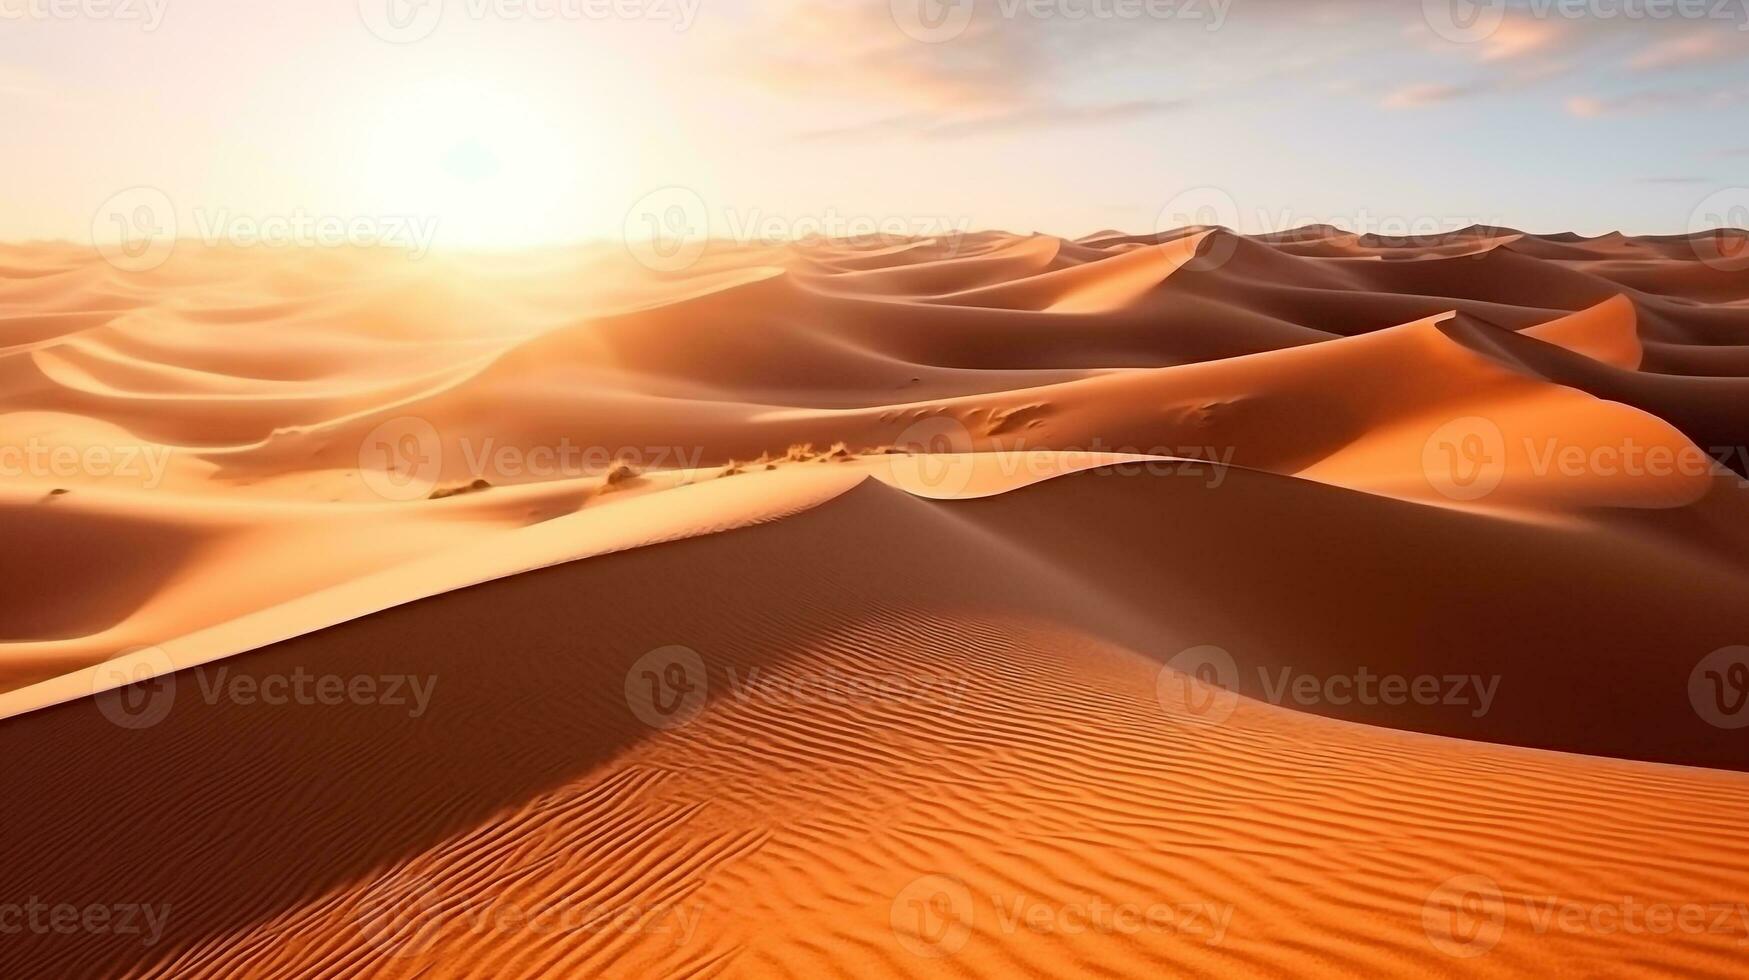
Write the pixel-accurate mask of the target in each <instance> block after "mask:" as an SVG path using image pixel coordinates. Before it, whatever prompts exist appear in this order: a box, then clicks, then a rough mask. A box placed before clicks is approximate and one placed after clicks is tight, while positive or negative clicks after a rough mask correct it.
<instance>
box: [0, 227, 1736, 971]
mask: <svg viewBox="0 0 1749 980" xmlns="http://www.w3.org/2000/svg"><path fill="white" fill-rule="evenodd" d="M1707 247H1708V243H1707V242H1706V241H1705V240H1703V239H1699V238H1697V239H1693V240H1691V239H1684V238H1663V239H1657V238H1650V239H1633V238H1626V237H1623V236H1606V237H1604V238H1599V239H1583V238H1579V237H1576V236H1533V235H1524V234H1520V233H1517V232H1512V231H1509V230H1505V229H1490V228H1478V229H1472V230H1470V231H1467V232H1462V233H1458V234H1454V235H1451V236H1446V237H1445V238H1442V239H1440V240H1438V241H1434V242H1423V243H1416V244H1413V245H1411V244H1408V243H1400V242H1391V241H1385V240H1378V239H1372V238H1365V237H1356V236H1354V235H1350V234H1344V233H1341V232H1338V231H1336V230H1334V229H1328V228H1308V229H1301V230H1300V231H1298V232H1294V233H1288V234H1283V235H1276V236H1266V237H1261V238H1245V237H1240V236H1235V235H1232V234H1229V233H1228V232H1226V231H1222V230H1206V229H1193V230H1186V231H1184V232H1180V233H1174V234H1170V235H1165V236H1160V237H1159V238H1158V239H1156V238H1129V237H1122V236H1117V235H1106V236H1100V237H1096V238H1089V239H1083V240H1080V241H1064V240H1059V239H1055V238H1051V237H1047V236H1040V235H1035V236H1030V237H1016V236H1011V235H1003V234H994V233H991V234H986V235H981V236H973V237H972V238H970V239H967V240H966V241H965V242H964V243H961V247H959V248H958V249H957V250H954V249H950V248H948V246H946V245H944V244H942V243H939V242H929V241H922V242H916V243H913V244H910V245H907V246H905V247H901V248H887V249H881V250H873V249H858V248H855V247H852V246H850V245H848V244H814V245H809V246H805V247H803V246H798V247H794V248H787V249H741V248H730V247H727V246H725V247H721V248H716V249H713V250H711V251H710V252H709V253H707V255H706V256H705V258H704V259H703V260H702V261H701V262H700V263H698V264H697V265H696V266H694V267H693V268H691V269H690V270H687V272H686V273H685V274H684V275H660V276H659V275H653V274H650V273H648V272H645V271H643V270H641V269H639V268H638V267H637V266H635V265H634V264H632V263H631V261H630V260H629V259H628V258H626V257H625V256H624V254H623V253H621V252H619V251H617V250H614V249H608V248H592V249H579V250H569V251H545V252H538V253H529V254H524V255H515V256H469V257H451V258H443V259H439V258H433V259H428V260H425V261H424V262H420V263H414V262H411V261H408V260H405V259H402V258H398V257H392V256H387V255H379V254H375V253H370V252H346V251H325V252H320V253H315V252H307V253H306V252H296V251H287V252H276V251H262V250H249V249H230V248H226V249H202V248H199V247H197V246H194V245H192V244H186V245H184V246H182V247H180V248H179V249H178V250H177V253H176V255H175V257H174V258H173V259H172V260H171V261H170V263H169V264H167V265H165V266H163V267H162V268H160V269H157V270H155V271H153V272H150V273H144V274H124V273H121V272H118V271H116V270H113V269H111V268H110V267H109V266H107V265H105V264H104V263H103V262H102V260H101V259H99V258H97V257H96V256H94V255H92V254H89V253H88V252H86V251H84V250H80V249H75V248H72V247H70V246H55V245H46V244H36V245H28V246H8V247H0V324H3V327H4V333H0V400H3V403H0V448H4V449H5V451H6V452H7V453H8V454H9V455H6V456H4V457H3V458H0V469H3V470H4V473H3V475H4V479H0V529H3V532H4V537H5V541H6V546H5V547H3V548H0V569H3V572H4V581H5V584H6V586H7V587H6V588H5V589H4V590H0V631H3V633H0V719H3V720H0V751H3V753H4V757H5V758H6V759H7V765H6V767H5V768H4V770H3V773H4V774H3V775H0V780H3V781H4V782H3V785H0V799H4V800H5V801H6V805H5V818H6V829H7V840H8V841H9V846H8V847H7V849H6V855H5V858H4V860H3V861H0V977H81V976H92V977H112V976H129V977H215V978H217V977H235V976H263V977H267V976H274V977H292V976H297V977H303V976H336V977H339V976H381V977H391V978H413V977H422V978H434V977H451V976H453V977H468V976H506V977H508V976H564V977H583V976H625V977H748V978H765V977H779V976H794V977H808V978H812V977H822V976H840V975H843V976H864V977H879V976H942V977H975V976H991V977H997V976H1026V975H1036V976H1105V977H1117V976H1179V975H1190V976H1204V975H1206V976H1220V977H1227V976H1239V975H1274V976H1288V975H1305V974H1316V973H1323V974H1336V975H1355V974H1365V975H1380V974H1404V973H1416V974H1428V975H1436V976H1447V975H1471V974H1508V975H1531V976H1551V975H1555V974H1557V973H1561V972H1563V971H1565V972H1568V973H1572V974H1574V975H1599V974H1608V975H1625V974H1629V973H1631V974H1636V975H1645V974H1666V975H1671V974H1681V975H1687V976H1733V975H1740V973H1741V970H1742V963H1743V962H1744V959H1743V958H1744V956H1745V950H1749V838H1745V836H1744V835H1743V833H1742V829H1741V824H1742V819H1743V815H1744V812H1745V807H1746V806H1749V776H1745V775H1743V771H1745V770H1749V707H1744V706H1741V705H1739V706H1738V710H1732V709H1731V708H1730V705H1729V703H1728V702H1729V701H1730V699H1731V695H1732V693H1733V690H1735V689H1734V688H1733V687H1732V685H1733V684H1734V683H1736V682H1737V681H1738V680H1740V679H1742V678H1743V677H1745V676H1749V666H1746V667H1745V668H1744V674H1743V675H1739V674H1737V673H1735V672H1734V671H1733V666H1732V665H1733V664H1734V663H1743V664H1749V650H1744V651H1742V653H1741V654H1740V655H1739V654H1738V653H1734V652H1732V648H1733V647H1734V646H1737V645H1741V644H1746V643H1749V606H1746V605H1745V604H1744V602H1743V601H1742V600H1743V596H1744V595H1745V594H1746V593H1749V489H1746V488H1745V485H1744V482H1743V479H1742V476H1741V475H1740V474H1741V473H1742V472H1743V471H1744V469H1745V466H1746V460H1749V456H1745V454H1744V453H1745V451H1744V450H1741V449H1733V448H1732V447H1743V446H1746V445H1749V345H1746V344H1744V343H1743V342H1742V338H1743V337H1745V336H1749V271H1746V269H1745V268H1742V267H1736V266H1732V265H1731V264H1730V263H1728V262H1725V261H1724V260H1722V259H1721V258H1720V257H1719V256H1717V255H1712V254H1709V253H1708V252H1707ZM1709 450H1711V451H1713V452H1712V453H1711V454H1710V455H1709V452H1708V451H1709ZM1714 457H1717V459H1715V458H1714ZM1707 658H1711V659H1707ZM1709 670H1711V671H1712V672H1713V676H1714V677H1716V678H1717V679H1716V680H1709V677H1708V671H1709ZM1367 678H1372V680H1371V681H1368V680H1367ZM1383 678H1394V679H1396V680H1397V681H1401V682H1403V683H1404V684H1405V685H1406V686H1408V685H1413V684H1415V683H1416V682H1417V681H1424V680H1426V679H1427V678H1432V679H1433V681H1432V684H1433V686H1432V687H1430V688H1427V690H1429V691H1433V692H1435V693H1434V694H1433V695H1432V696H1429V697H1421V696H1412V697H1398V698H1390V697H1384V696H1382V695H1381V696H1377V697H1363V696H1357V692H1358V691H1359V690H1361V689H1362V688H1364V685H1366V684H1369V683H1370V684H1373V685H1375V686H1374V687H1373V688H1372V690H1374V691H1375V692H1378V691H1381V690H1382V688H1379V687H1377V686H1376V685H1378V684H1380V683H1382V680H1381V679H1383ZM1296 679H1297V680H1300V681H1303V682H1304V683H1305V684H1308V685H1310V686H1309V687H1308V686H1296V685H1295V681H1296ZM1332 682H1334V683H1332ZM1709 684H1711V685H1713V687H1709V686H1708V685H1709ZM1715 689H1716V693H1717V694H1718V696H1719V697H1720V698H1722V699H1723V700H1720V701H1719V702H1718V703H1717V704H1713V703H1712V702H1709V701H1708V696H1709V695H1712V694H1714V693H1715ZM1741 690H1742V691H1744V692H1746V693H1749V686H1744V687H1742V688H1741ZM1739 719H1741V721H1743V722H1745V723H1746V724H1745V725H1744V726H1742V727H1735V726H1734V724H1733V723H1734V722H1737V721H1738V720H1739ZM124 907H131V908H133V911H132V912H124V911H122V910H123V908H124ZM96 909H101V910H102V912H101V914H99V913H97V912H95V911H93V910H96ZM57 910H70V911H68V912H66V913H65V914H63V915H62V917H61V918H60V919H56V917H55V916H56V914H57ZM68 915H71V916H73V917H74V918H68V917H67V916H68ZM123 916H126V917H127V918H128V924H129V925H130V926H131V927H133V928H129V929H124V928H123V927H122V923H121V918H122V917H123ZM75 919H76V920H77V921H76V922H75ZM99 919H101V920H102V921H98V920H99ZM57 923H58V924H57ZM68 923H73V925H71V927H68V928H62V927H64V926H67V925H68Z"/></svg>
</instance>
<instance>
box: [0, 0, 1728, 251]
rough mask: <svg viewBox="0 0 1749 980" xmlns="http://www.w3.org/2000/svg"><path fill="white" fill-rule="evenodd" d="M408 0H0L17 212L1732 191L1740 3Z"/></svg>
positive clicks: (1479, 218) (1141, 212)
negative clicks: (1456, 33) (115, 200)
mask: <svg viewBox="0 0 1749 980" xmlns="http://www.w3.org/2000/svg"><path fill="white" fill-rule="evenodd" d="M51 2H53V3H59V4H63V5H64V6H62V7H59V8H56V10H58V13H57V12H55V11H51V10H50V9H49V8H48V7H46V6H40V7H34V8H33V5H46V4H49V3H51ZM406 2H407V0H297V2H290V0H286V2H278V3H269V2H251V3H238V2H233V0H0V14H4V16H0V113H3V118H4V119H5V125H4V126H0V154H4V155H5V158H6V160H7V161H8V163H7V170H8V174H9V177H12V178H13V179H11V180H9V181H8V183H9V184H10V185H11V187H10V191H11V192H10V193H8V194H7V195H6V196H5V198H4V199H3V200H0V238H5V239H9V240H17V239H28V238H37V237H58V238H72V239H83V238H86V237H89V235H90V234H91V228H92V224H93V218H94V215H97V214H99V213H100V212H101V210H102V209H103V207H104V205H105V201H106V200H108V199H110V198H111V196H112V195H114V194H115V193H116V192H118V191H121V190H124V189H126V188H131V187H136V186H140V185H145V186H148V187H151V188H155V189H158V190H161V191H162V192H163V193H164V195H165V196H166V198H167V199H169V200H171V201H173V202H174V206H175V208H176V209H177V211H178V212H179V215H180V221H181V222H182V227H183V228H184V230H185V233H186V231H187V230H188V229H190V228H192V227H194V226H195V225H196V223H197V222H206V223H207V224H211V223H212V222H213V220H214V219H213V215H214V214H218V215H220V216H235V215H237V214H246V215H254V216H263V217H271V216H274V215H279V214H285V213H291V212H300V213H301V212H308V213H313V214H318V215H338V216H349V215H366V216H369V215H381V214H395V213H419V214H431V215H435V216H437V217H439V218H441V219H442V230H441V232H440V237H439V244H440V245H443V244H451V245H473V244H518V243H523V242H529V243H536V242H552V241H564V240H571V239H584V238H596V237H612V236H616V235H618V234H619V233H620V231H621V228H622V227H623V225H624V224H625V220H626V215H627V214H628V212H629V211H635V209H636V208H637V207H638V202H639V201H640V199H642V198H643V196H644V195H645V194H647V193H648V192H650V191H652V190H655V189H657V188H661V187H664V186H668V185H680V186H682V187H685V188H687V189H689V191H690V192H693V193H696V195H697V196H698V199H699V200H701V201H703V202H706V203H705V206H706V208H707V209H708V213H709V215H710V216H711V221H712V224H713V228H714V229H715V230H716V231H717V233H719V234H721V233H722V232H723V229H724V227H725V225H727V226H731V227H735V228H744V227H748V226H751V225H752V224H754V223H755V222H756V221H760V220H765V221H767V222H768V223H769V221H770V219H774V218H775V219H779V222H778V223H779V224H781V223H782V222H783V221H789V222H793V223H798V224H799V223H802V222H805V221H808V220H810V219H819V218H821V217H822V216H825V217H827V218H828V219H829V218H830V217H831V216H839V217H848V216H871V217H874V218H888V217H897V218H900V219H905V220H911V221H915V222H916V223H917V224H918V225H919V226H920V227H927V225H928V224H929V222H931V221H951V222H952V223H954V224H966V225H969V226H972V227H1003V228H1008V229H1010V230H1016V231H1029V230H1040V231H1049V232H1053V233H1058V234H1065V235H1079V234H1084V233H1086V232H1089V231H1093V230H1095V229H1100V228H1106V227H1119V228H1123V229H1126V230H1138V231H1141V230H1148V229H1150V228H1151V227H1153V226H1154V225H1156V224H1157V223H1159V222H1161V221H1162V220H1167V219H1169V218H1170V217H1171V216H1172V215H1173V214H1174V213H1175V210H1174V209H1175V208H1177V207H1178V206H1179V205H1180V204H1182V203H1183V202H1185V201H1190V202H1192V203H1205V204H1206V202H1207V201H1209V200H1214V201H1216V202H1218V207H1216V208H1215V209H1214V210H1216V211H1221V212H1223V213H1222V214H1220V215H1219V217H1220V218H1221V219H1222V220H1223V221H1224V222H1227V223H1234V222H1236V223H1238V224H1239V225H1240V226H1241V227H1242V228H1243V229H1244V230H1249V231H1261V230H1268V229H1270V228H1272V227H1276V226H1280V225H1297V224H1303V223H1307V222H1311V221H1320V220H1322V221H1331V222H1333V223H1337V224H1343V225H1346V226H1349V227H1355V228H1356V230H1363V231H1386V232H1389V231H1392V230H1393V229H1394V228H1396V227H1398V226H1402V227H1405V228H1407V229H1408V230H1421V231H1426V230H1429V229H1430V228H1441V227H1446V226H1450V227H1461V226H1462V225H1464V224H1469V223H1472V222H1483V223H1494V222H1498V223H1505V224H1511V225H1515V226H1519V227H1523V228H1527V229H1529V230H1535V231H1553V230H1576V231H1580V232H1583V233H1587V234H1595V233H1599V232H1603V231H1607V230H1611V229H1616V228H1620V229H1623V230H1626V231H1630V232H1637V233H1652V232H1681V231H1686V230H1689V227H1690V225H1691V223H1692V222H1693V221H1694V214H1695V211H1696V208H1697V206H1699V205H1701V203H1702V202H1703V201H1707V200H1709V199H1710V200H1711V201H1712V202H1713V203H1714V204H1715V205H1716V204H1717V202H1719V201H1721V200H1722V201H1725V202H1727V203H1729V202H1730V201H1733V200H1736V201H1741V202H1742V203H1743V204H1749V190H1738V191H1733V190H1732V189H1733V188H1745V187H1749V127H1745V126H1744V123H1745V121H1749V31H1745V30H1743V27H1744V26H1745V24H1746V18H1745V16H1744V11H1743V8H1744V6H1745V4H1746V3H1749V0H1729V2H1720V0H1667V2H1663V3H1660V2H1659V0H1630V2H1629V3H1626V4H1623V3H1619V2H1616V3H1612V2H1608V0H1590V2H1588V3H1584V4H1579V3H1567V2H1557V0H1523V2H1513V3H1511V4H1510V5H1509V6H1507V7H1505V8H1503V9H1500V8H1490V7H1488V6H1486V5H1485V4H1484V5H1481V6H1480V7H1477V8H1475V9H1473V10H1471V9H1470V5H1469V2H1468V0H1454V2H1456V3H1458V4H1460V5H1461V6H1460V7H1459V8H1457V13H1458V14H1460V15H1461V14H1465V13H1466V11H1468V12H1471V13H1475V14H1477V15H1478V17H1479V19H1478V20H1477V21H1475V22H1474V23H1475V24H1476V25H1477V26H1476V27H1475V28H1474V29H1473V32H1474V36H1469V37H1453V36H1450V35H1452V34H1453V29H1452V26H1451V25H1453V24H1469V23H1470V21H1467V20H1465V19H1464V18H1462V17H1459V18H1457V19H1455V20H1454V19H1453V18H1452V17H1451V10H1450V9H1449V8H1445V7H1442V6H1441V4H1442V3H1443V0H1430V2H1429V3H1422V2H1421V0H1399V2H1362V0H1230V4H1228V5H1226V6H1223V7H1221V8H1218V9H1217V8H1216V6H1215V4H1214V0H1201V2H1197V0H1186V2H1184V3H1180V4H1172V3H1170V2H1169V0H1152V2H1153V4H1154V6H1152V7H1150V6H1149V5H1148V3H1147V2H1144V0H1029V2H1028V3H1020V2H1019V0H960V2H974V3H975V6H974V7H973V8H972V13H971V17H970V19H969V21H967V22H966V24H965V27H964V30H963V31H962V32H960V33H958V34H952V32H951V31H949V32H948V33H949V34H951V35H952V36H946V37H943V36H940V35H936V36H933V37H931V38H929V39H927V40H920V39H918V38H917V36H916V34H917V30H916V25H917V24H919V23H926V24H933V23H938V21H935V20H930V21H927V22H924V21H919V20H918V19H917V17H916V13H917V8H916V4H917V3H919V2H922V3H926V4H940V3H943V2H947V3H950V6H948V7H945V8H942V7H937V8H934V10H933V12H935V13H938V14H943V15H945V16H946V18H947V19H946V20H945V21H940V22H942V23H947V24H949V25H950V26H951V25H952V23H953V21H952V16H951V15H952V14H953V13H954V11H955V8H954V7H953V6H951V2H952V0H855V2H851V0H841V2H831V0H765V2H757V0H426V2H427V3H430V4H440V5H439V6H436V7H425V8H420V7H411V8H406V12H407V13H409V15H410V18H411V19H409V20H407V21H405V22H400V23H402V25H403V27H406V28H407V31H410V32H411V33H412V34H415V35H419V36H417V37H409V36H408V33H407V32H401V33H399V34H397V31H400V30H401V29H400V28H397V27H396V26H395V25H396V23H397V22H396V21H392V20H389V19H387V18H386V16H385V13H386V12H387V9H388V5H389V4H392V3H403V4H404V3H406ZM1225 2H1226V0H1223V3H1225ZM611 3H617V4H620V5H621V6H620V7H619V8H618V9H619V13H620V14H625V13H631V14H633V15H635V16H633V17H631V18H629V19H628V18H626V17H623V16H607V17H597V16H594V15H595V14H598V13H601V12H602V11H603V10H606V8H605V7H602V8H598V7H593V6H591V5H592V4H611ZM117 4H120V5H121V6H120V7H119V8H117V7H116V5H117ZM1126 4H1127V5H1128V6H1126ZM1648 4H1650V7H1648ZM130 5H131V6H130ZM530 9H533V10H535V11H538V12H541V13H544V14H547V15H548V16H542V17H536V16H531V15H530V14H529V13H528V11H529V10H530ZM1648 9H1650V10H1652V11H1655V12H1663V13H1665V14H1668V15H1670V16H1666V17H1664V18H1662V19H1651V18H1649V17H1646V16H1643V14H1644V13H1645V12H1646V11H1647V10H1648ZM1150 10H1151V11H1152V14H1150V13H1149V11H1150ZM1125 11H1128V12H1138V11H1139V12H1140V13H1139V15H1138V16H1133V17H1132V16H1120V14H1121V13H1123V12H1125ZM69 12H71V15H70V16H69ZM426 12H430V13H432V14H433V19H432V20H431V21H421V20H419V17H420V16H422V15H423V14H424V13H426ZM608 12H609V13H611V11H608ZM925 12H926V13H927V12H930V11H928V10H926V11H925ZM1077 12H1079V13H1081V14H1082V15H1083V16H1081V17H1080V18H1079V19H1070V18H1071V17H1072V16H1073V15H1074V14H1076V13H1077ZM1685 12H1686V13H1697V12H1698V13H1701V14H1704V15H1705V16H1698V17H1685V16H1680V14H1682V13H1685ZM1606 14H1613V15H1614V16H1609V17H1606V16H1604V15H1606ZM1217 23H1218V29H1215V30H1210V29H1208V28H1210V27H1211V26H1214V25H1216V24H1217ZM384 25H387V26H386V27H385V26H384ZM908 26H909V27H911V28H912V32H911V33H909V34H908V33H907V31H906V29H905V28H906V27H908ZM373 28H375V33H373ZM1489 28H1491V29H1489ZM1442 29H1443V30H1444V31H1445V34H1446V35H1447V36H1442V34H1441V31H1442ZM1460 30H1461V28H1460ZM385 31H386V32H387V33H389V34H390V35H393V36H391V37H390V38H389V39H388V40H385V39H384V38H383V37H382V36H380V35H382V34H383V33H384V32H385ZM427 31H428V34H427V33H426V32H427ZM396 42H399V43H396ZM1211 188H1212V189H1213V191H1210V190H1209V189H1211ZM20 189H27V190H26V191H25V192H24V193H19V190H20ZM1187 191H1188V192H1191V193H1190V194H1189V196H1188V197H1187V196H1185V194H1186V192H1187ZM1721 192H1723V193H1722V195H1721ZM1211 193H1212V194H1213V195H1214V196H1213V197H1212V198H1211V196H1210V195H1211ZM196 212H199V214H196ZM1163 216H1164V217H1163Z"/></svg>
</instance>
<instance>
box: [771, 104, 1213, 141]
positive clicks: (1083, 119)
mask: <svg viewBox="0 0 1749 980" xmlns="http://www.w3.org/2000/svg"><path fill="white" fill-rule="evenodd" d="M1187 104H1188V103H1187V102H1185V101H1184V100H1181V99H1144V100H1138V101H1134V102H1120V103H1113V104H1109V105H1040V106H1033V107H1029V108H1025V109H1015V110H1010V111H1007V112H998V113H991V114H987V115H978V116H967V117H960V118H942V117H939V116H932V115H926V114H922V113H911V114H906V115H900V116H889V117H886V118H883V119H877V120H874V121H872V122H867V123H860V124H856V125H851V126H837V127H833V128H830V129H819V130H811V131H809V132H806V133H802V134H801V138H802V139H804V140H825V139H857V138H881V137H884V138H892V137H910V138H915V139H962V138H966V137H971V136H982V135H987V134H992V133H1003V132H1015V131H1024V130H1034V129H1050V128H1056V127H1065V126H1078V125H1094V124H1098V123H1105V122H1116V121H1125V120H1133V119H1143V118H1148V117H1151V116H1159V115H1164V114H1166V113H1170V112H1175V111H1177V110H1178V109H1181V108H1183V107H1184V106H1185V105H1187Z"/></svg>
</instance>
